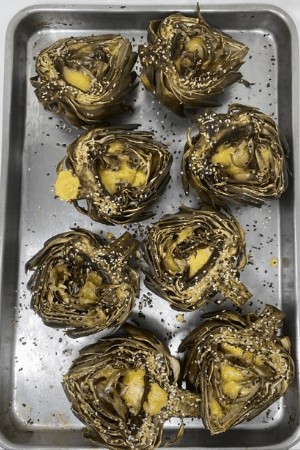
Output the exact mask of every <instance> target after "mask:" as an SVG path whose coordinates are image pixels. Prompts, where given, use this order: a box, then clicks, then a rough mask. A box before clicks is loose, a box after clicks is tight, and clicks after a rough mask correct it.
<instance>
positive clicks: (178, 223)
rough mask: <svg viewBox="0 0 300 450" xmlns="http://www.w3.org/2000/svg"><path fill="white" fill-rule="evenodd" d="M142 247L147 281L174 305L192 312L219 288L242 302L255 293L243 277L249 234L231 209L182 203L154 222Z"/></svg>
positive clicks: (149, 285) (150, 286) (234, 299)
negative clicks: (246, 243)
mask: <svg viewBox="0 0 300 450" xmlns="http://www.w3.org/2000/svg"><path fill="white" fill-rule="evenodd" d="M142 248H143V253H144V260H145V263H146V266H145V267H144V268H143V271H144V273H145V284H146V286H147V287H148V288H149V289H151V290H152V291H153V292H155V293H156V294H158V295H160V296H161V297H163V298H164V299H166V300H167V301H169V302H170V303H171V305H173V307H174V308H175V309H178V310H183V311H193V310H195V309H198V308H200V307H201V306H202V305H203V304H204V303H205V302H206V301H207V300H208V299H210V300H211V299H212V298H213V297H214V296H215V295H216V294H217V293H221V294H222V296H223V297H224V298H225V299H227V298H228V299H230V300H231V301H232V302H233V303H234V304H235V305H238V306H242V305H243V304H244V303H245V302H246V301H247V300H248V299H249V298H250V297H251V296H252V294H251V293H250V292H249V291H248V289H247V288H246V287H245V286H244V284H243V283H242V282H241V281H240V280H239V278H238V275H239V272H238V271H239V270H240V269H242V268H243V267H244V266H245V264H246V253H245V252H246V250H245V248H246V245H245V234H244V231H243V229H242V227H241V225H240V224H239V223H238V221H237V219H236V218H235V217H234V216H233V215H232V214H231V213H230V211H229V210H227V212H226V211H225V210H224V211H221V210H216V209H214V208H213V207H212V206H209V205H206V204H202V205H201V206H200V207H199V209H198V210H195V209H191V208H187V207H182V208H181V209H180V210H179V212H178V213H177V214H170V215H166V216H164V217H162V218H161V219H160V220H159V221H158V222H156V223H155V224H153V225H152V227H151V228H150V230H149V232H148V234H147V237H146V239H145V241H144V242H143V247H142ZM218 301H219V302H221V299H219V300H218Z"/></svg>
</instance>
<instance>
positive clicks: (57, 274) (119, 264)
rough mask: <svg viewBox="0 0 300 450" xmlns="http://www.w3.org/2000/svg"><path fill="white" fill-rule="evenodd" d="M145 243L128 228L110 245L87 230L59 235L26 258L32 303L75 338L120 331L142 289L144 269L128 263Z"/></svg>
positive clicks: (48, 320)
mask: <svg viewBox="0 0 300 450" xmlns="http://www.w3.org/2000/svg"><path fill="white" fill-rule="evenodd" d="M139 244H140V242H139V241H138V240H136V239H134V238H133V237H132V236H131V234H130V233H128V232H125V233H124V234H123V235H122V236H121V237H120V238H118V239H115V240H113V241H112V242H110V243H109V244H106V243H104V242H103V241H102V239H101V238H100V237H99V236H98V235H96V234H94V233H92V232H90V231H87V230H84V229H76V230H73V231H69V232H66V233H61V234H58V235H56V236H53V237H52V238H51V239H49V240H48V241H46V242H45V244H44V247H43V248H42V249H41V250H40V251H39V252H38V253H37V254H36V255H34V256H33V257H32V258H31V259H30V260H29V261H28V262H27V263H26V267H25V268H26V271H28V270H32V271H33V274H32V276H31V278H30V280H29V282H28V285H27V287H28V289H29V290H30V291H31V293H32V299H31V308H32V309H33V310H34V311H35V312H36V313H37V314H38V315H39V316H40V317H41V318H42V320H43V322H44V324H45V325H48V326H51V327H55V328H64V329H66V330H67V334H68V335H69V336H70V337H72V338H76V337H80V336H86V335H90V334H93V333H97V332H99V331H102V330H106V329H109V328H112V329H114V330H115V329H116V328H118V327H119V326H120V325H121V324H123V322H125V320H126V319H127V318H128V316H129V314H130V313H131V311H132V309H133V308H134V306H135V299H136V297H137V295H138V292H139V275H138V272H137V271H136V270H135V269H134V268H132V267H131V266H129V264H128V259H129V258H130V257H131V256H133V257H134V253H135V250H136V249H137V247H138V246H139Z"/></svg>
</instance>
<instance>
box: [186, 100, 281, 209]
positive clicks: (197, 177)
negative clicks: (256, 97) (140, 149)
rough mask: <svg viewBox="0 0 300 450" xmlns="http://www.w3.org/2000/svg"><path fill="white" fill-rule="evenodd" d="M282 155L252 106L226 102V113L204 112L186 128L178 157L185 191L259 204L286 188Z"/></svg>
mask: <svg viewBox="0 0 300 450" xmlns="http://www.w3.org/2000/svg"><path fill="white" fill-rule="evenodd" d="M195 128H196V129H197V134H196V135H195V133H194V131H195ZM288 153H289V148H288V144H287V142H286V140H285V138H284V136H283V134H282V133H281V131H280V129H279V128H278V126H277V124H276V123H275V121H274V120H273V119H272V117H270V116H268V115H266V114H263V113H262V112H260V111H259V110H258V109H257V108H253V107H250V106H244V105H240V104H232V105H230V106H229V108H228V112H227V114H217V113H215V112H213V111H208V112H207V113H204V114H202V115H198V116H197V117H196V124H194V125H192V127H191V128H190V129H189V130H188V134H187V143H186V145H185V152H184V156H183V159H182V180H183V186H184V189H185V192H186V194H188V193H189V189H190V187H193V188H194V189H195V190H196V191H197V193H198V194H199V195H200V196H202V197H203V198H206V197H207V196H209V197H210V198H211V199H212V200H213V201H215V202H218V201H220V200H221V201H222V200H228V201H233V202H236V203H239V204H248V205H253V206H261V205H262V204H264V203H265V202H266V201H268V200H271V199H275V198H279V197H280V195H281V194H282V193H283V192H284V190H285V189H286V187H287V181H288V170H287V163H286V157H287V155H288Z"/></svg>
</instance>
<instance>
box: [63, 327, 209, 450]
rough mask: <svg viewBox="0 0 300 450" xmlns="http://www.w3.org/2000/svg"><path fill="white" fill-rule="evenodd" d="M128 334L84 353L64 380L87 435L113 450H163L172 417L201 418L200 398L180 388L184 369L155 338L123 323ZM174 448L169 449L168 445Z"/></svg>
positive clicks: (103, 342)
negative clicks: (180, 378)
mask: <svg viewBox="0 0 300 450" xmlns="http://www.w3.org/2000/svg"><path fill="white" fill-rule="evenodd" d="M124 330H125V331H126V332H127V334H129V336H128V335H126V336H120V337H117V336H113V337H109V338H106V339H105V338H104V339H101V340H99V342H98V343H96V344H93V345H91V346H89V347H86V348H84V349H83V350H82V351H81V352H80V356H79V357H78V359H76V360H75V361H74V362H73V364H72V366H71V367H70V369H69V371H68V373H67V374H65V375H64V378H63V388H64V391H65V393H66V395H67V397H68V399H69V401H70V402H71V405H72V410H73V412H74V414H75V415H76V416H77V417H78V418H79V419H80V420H81V421H82V422H83V423H84V424H85V425H86V427H87V428H84V429H83V436H84V437H85V438H86V439H89V440H91V441H92V442H93V443H95V444H98V445H101V446H104V447H108V448H111V449H113V450H116V449H122V450H127V449H128V450H136V449H143V450H152V449H155V448H156V447H158V446H160V445H161V443H162V439H163V427H164V423H165V422H166V420H168V419H169V418H170V417H178V418H180V419H181V426H180V427H179V430H178V432H177V435H176V437H175V440H174V441H173V442H176V441H177V440H178V439H179V438H180V437H181V436H182V434H183V431H184V430H183V423H182V418H184V417H187V416H188V417H198V416H199V401H200V399H199V396H198V394H195V393H191V392H189V391H187V390H183V389H180V388H179V387H178V386H177V380H178V377H179V373H180V365H179V362H178V360H177V359H176V358H174V357H173V356H171V355H170V353H169V350H168V349H167V347H165V346H164V344H162V343H161V342H160V341H159V340H158V339H157V338H156V337H154V336H153V335H152V334H149V333H147V332H145V331H142V330H141V329H138V328H136V327H134V326H132V325H129V324H125V325H124ZM169 445H170V444H169Z"/></svg>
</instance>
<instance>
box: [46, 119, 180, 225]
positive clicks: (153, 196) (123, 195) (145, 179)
mask: <svg viewBox="0 0 300 450" xmlns="http://www.w3.org/2000/svg"><path fill="white" fill-rule="evenodd" d="M129 128H130V127H129ZM64 164H65V166H66V170H63V169H64ZM171 164H172V155H171V153H170V152H169V151H168V149H167V147H166V146H165V145H163V144H162V143H160V142H158V141H155V140H154V139H153V136H152V134H151V133H149V132H143V131H132V130H122V129H117V128H112V129H110V130H107V129H102V128H95V129H93V130H91V131H89V132H87V133H86V134H83V135H81V136H80V137H79V138H77V139H76V140H75V141H74V142H72V143H71V144H70V145H69V147H68V149H67V157H66V158H64V159H63V160H62V161H61V162H60V163H59V164H58V166H57V181H56V185H55V192H56V195H57V196H58V197H60V198H61V199H64V200H67V201H68V202H70V203H73V205H74V206H75V207H76V208H77V210H78V211H80V212H81V213H83V214H87V215H88V216H90V218H91V219H93V220H95V221H97V222H102V223H104V224H125V223H129V222H137V221H141V220H145V219H147V218H149V217H151V216H152V215H153V213H152V212H151V211H149V210H148V211H146V210H147V209H148V208H149V206H150V204H152V203H153V202H154V201H156V200H157V199H158V198H159V196H160V195H161V194H162V192H163V191H164V190H165V188H166V185H167V184H168V182H169V180H170V168H171ZM80 200H84V201H86V204H87V206H86V207H84V206H82V202H81V204H80V202H79V201H80Z"/></svg>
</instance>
